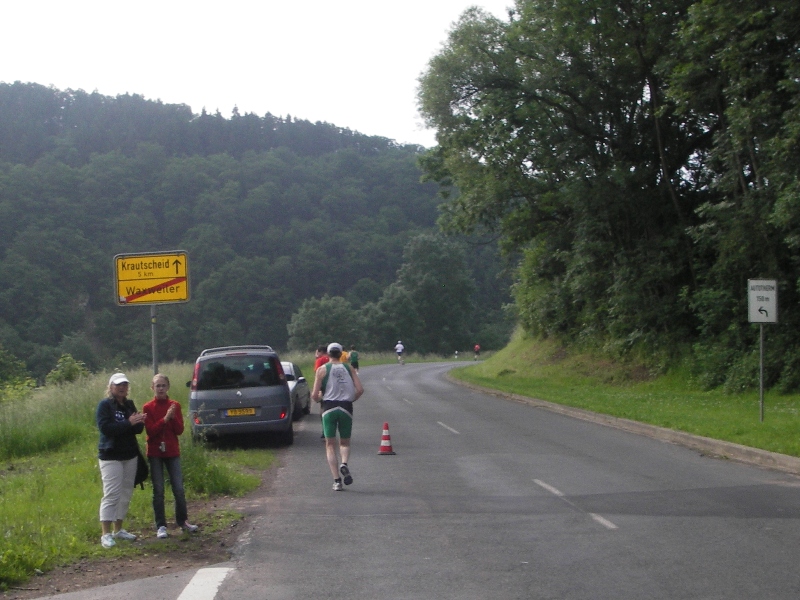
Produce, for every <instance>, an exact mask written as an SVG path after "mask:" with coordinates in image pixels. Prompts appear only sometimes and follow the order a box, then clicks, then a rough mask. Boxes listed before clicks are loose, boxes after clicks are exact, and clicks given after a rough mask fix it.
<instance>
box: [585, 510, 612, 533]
mask: <svg viewBox="0 0 800 600" xmlns="http://www.w3.org/2000/svg"><path fill="white" fill-rule="evenodd" d="M589 516H590V517H592V518H593V519H594V520H595V521H597V522H598V523H600V525H602V526H603V527H605V528H606V529H617V526H616V525H614V524H613V523H612V522H611V521H609V520H608V519H606V518H604V517H601V516H600V515H596V514H594V513H589Z"/></svg>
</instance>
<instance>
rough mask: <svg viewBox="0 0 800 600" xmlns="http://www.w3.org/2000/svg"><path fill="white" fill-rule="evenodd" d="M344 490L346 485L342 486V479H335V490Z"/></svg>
mask: <svg viewBox="0 0 800 600" xmlns="http://www.w3.org/2000/svg"><path fill="white" fill-rule="evenodd" d="M343 490H344V487H343V486H342V482H341V481H334V482H333V491H334V492H341V491H343Z"/></svg>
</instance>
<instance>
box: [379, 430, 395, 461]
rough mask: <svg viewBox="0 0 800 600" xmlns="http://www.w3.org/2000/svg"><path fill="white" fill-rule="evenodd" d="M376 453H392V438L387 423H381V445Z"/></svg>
mask: <svg viewBox="0 0 800 600" xmlns="http://www.w3.org/2000/svg"><path fill="white" fill-rule="evenodd" d="M378 454H394V452H393V451H392V438H391V437H390V436H389V424H388V423H384V424H383V435H382V436H381V447H380V449H379V450H378Z"/></svg>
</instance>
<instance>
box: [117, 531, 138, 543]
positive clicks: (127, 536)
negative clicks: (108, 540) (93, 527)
mask: <svg viewBox="0 0 800 600" xmlns="http://www.w3.org/2000/svg"><path fill="white" fill-rule="evenodd" d="M111 535H113V536H114V539H115V540H128V541H129V542H132V541H133V540H135V539H136V536H135V535H133V534H132V533H128V532H127V531H125V530H124V529H120V530H119V531H115V532H114V533H112V534H111Z"/></svg>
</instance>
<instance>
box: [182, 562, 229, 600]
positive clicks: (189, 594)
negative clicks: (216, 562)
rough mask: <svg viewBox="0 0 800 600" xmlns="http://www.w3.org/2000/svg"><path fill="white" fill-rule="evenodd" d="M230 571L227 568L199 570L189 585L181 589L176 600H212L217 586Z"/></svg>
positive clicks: (217, 588)
mask: <svg viewBox="0 0 800 600" xmlns="http://www.w3.org/2000/svg"><path fill="white" fill-rule="evenodd" d="M231 571H233V569H229V568H227V567H212V568H209V569H200V570H199V571H198V572H197V573H195V574H194V577H192V580H191V581H190V582H189V585H187V586H186V587H185V588H183V591H182V592H181V595H180V596H178V600H214V597H215V596H216V595H217V590H219V586H220V585H222V581H223V580H224V579H225V577H226V576H227V575H228V573H230V572H231Z"/></svg>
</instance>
